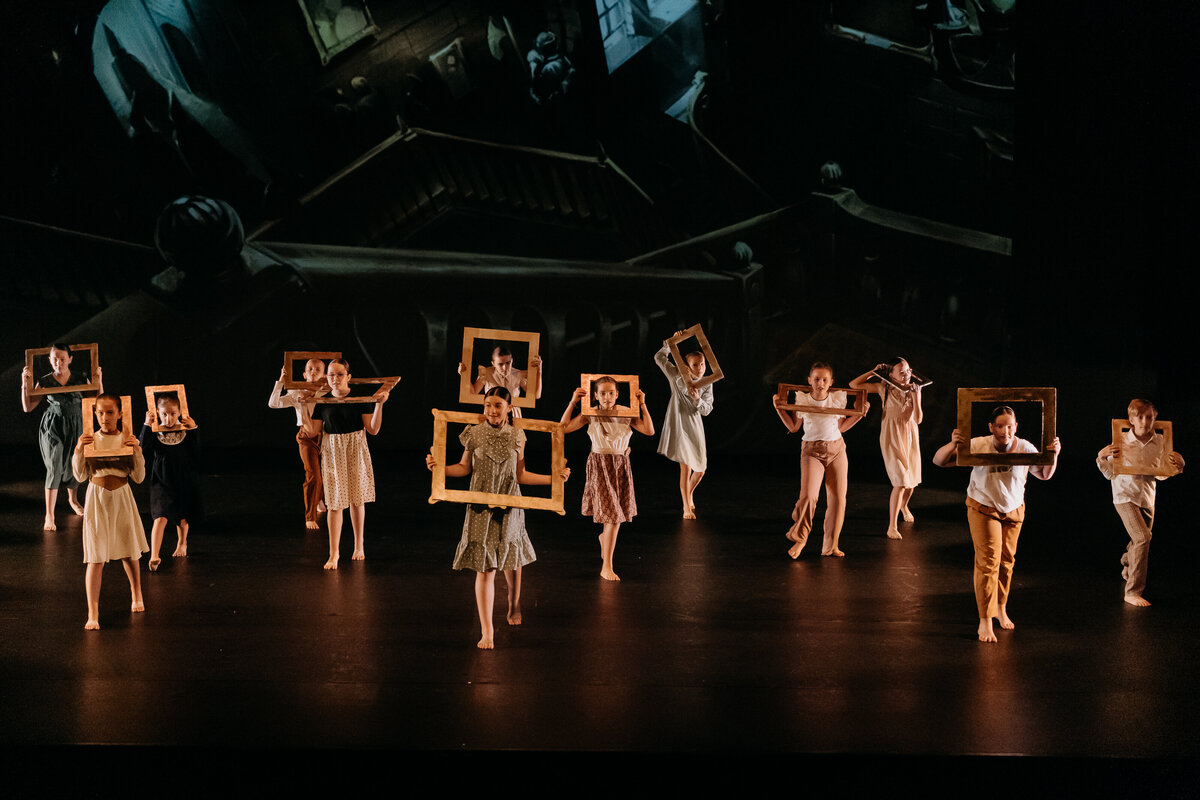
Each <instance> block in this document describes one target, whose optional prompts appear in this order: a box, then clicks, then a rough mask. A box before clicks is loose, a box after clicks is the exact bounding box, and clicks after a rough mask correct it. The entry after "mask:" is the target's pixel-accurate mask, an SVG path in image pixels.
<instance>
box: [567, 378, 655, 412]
mask: <svg viewBox="0 0 1200 800" xmlns="http://www.w3.org/2000/svg"><path fill="white" fill-rule="evenodd" d="M600 378H612V379H613V380H614V381H616V382H617V384H622V383H627V384H629V410H628V411H618V412H616V413H615V414H601V413H600V412H599V411H598V410H596V409H595V408H592V382H593V381H597V380H599V379H600ZM579 388H581V389H583V390H584V395H583V402H582V403H580V407H579V413H580V414H581V415H583V416H585V417H629V418H631V419H637V418H638V417H640V416H641V415H642V406H641V403H640V402H638V397H637V395H638V390H639V382H638V376H637V375H614V374H612V373H611V372H584V373H580V375H579Z"/></svg>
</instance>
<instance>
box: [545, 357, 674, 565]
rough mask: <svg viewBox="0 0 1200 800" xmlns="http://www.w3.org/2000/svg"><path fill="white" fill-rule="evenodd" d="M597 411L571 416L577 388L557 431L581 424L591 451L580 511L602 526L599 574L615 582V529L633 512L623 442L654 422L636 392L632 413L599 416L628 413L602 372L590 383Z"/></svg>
mask: <svg viewBox="0 0 1200 800" xmlns="http://www.w3.org/2000/svg"><path fill="white" fill-rule="evenodd" d="M592 391H593V393H594V395H595V396H594V398H593V400H594V402H595V407H596V410H597V412H598V413H599V414H600V415H601V416H596V417H591V418H590V419H588V418H587V417H584V416H583V415H582V414H580V415H579V416H577V417H572V416H571V415H572V414H573V413H574V411H575V406H577V405H579V402H580V401H581V400H582V399H583V397H584V395H585V394H586V391H585V390H584V388H583V387H582V386H581V387H579V388H578V389H576V390H575V394H574V395H572V396H571V402H570V403H569V404H568V405H567V409H566V411H564V412H563V415H562V420H561V422H562V424H563V426H564V427H563V433H570V432H571V431H577V430H579V429H580V428H582V427H583V424H584V422H587V426H588V436H589V437H590V438H591V440H592V452H591V453H590V454H589V455H588V462H587V482H586V484H585V485H584V487H583V514H584V516H591V518H592V520H593V521H595V522H599V523H600V524H602V525H603V526H604V527H603V529H602V530H601V531H600V577H601V578H604V580H606V581H619V580H621V579H620V578H619V577H617V573H616V572H615V571H614V570H613V554H614V553H615V552H616V550H617V533H618V532H619V531H620V529H621V523H622V522H630V521H631V520H632V519H633V517H634V515H635V514H637V498H636V497H635V496H634V493H633V468H632V466H631V465H630V461H629V440H630V439H631V438H632V437H633V431H637V432H638V433H643V434H645V435H646V436H653V435H654V420H652V419H651V418H650V412H649V411H648V410H647V409H646V393H645V392H643V391H640V390H639V391H638V393H637V398H638V404H639V408H638V412H639V413H638V416H637V417H636V418H633V417H617V416H604V415H605V414H615V413H616V412H618V411H629V408H628V407H626V406H622V405H618V404H617V382H616V381H615V380H613V379H612V378H610V377H608V376H605V377H603V378H598V379H596V380H594V381H592Z"/></svg>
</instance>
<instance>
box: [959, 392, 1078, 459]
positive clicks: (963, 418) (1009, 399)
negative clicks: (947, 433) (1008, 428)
mask: <svg viewBox="0 0 1200 800" xmlns="http://www.w3.org/2000/svg"><path fill="white" fill-rule="evenodd" d="M973 403H992V404H995V405H1008V404H1009V403H1041V404H1042V441H1041V446H1040V447H1038V451H1037V452H1036V453H972V452H971V445H970V440H971V405H972V404H973ZM1057 416H1058V406H1057V391H1056V390H1055V389H1054V388H1053V387H1029V386H1026V387H1016V388H1012V387H987V388H977V389H967V388H959V390H958V430H959V432H960V433H962V435H963V436H964V437H966V439H967V442H966V443H964V444H960V445H959V446H958V448H957V452H956V455H955V459H956V460H955V463H956V464H957V465H958V466H960V467H995V466H1007V467H1018V466H1044V465H1047V464H1053V463H1054V454H1053V453H1051V452H1048V451H1047V450H1046V447H1047V446H1049V444H1050V443H1051V442H1053V441H1054V437H1055V436H1057V435H1058V434H1057ZM1019 422H1020V420H1018V423H1019ZM1018 430H1019V428H1018Z"/></svg>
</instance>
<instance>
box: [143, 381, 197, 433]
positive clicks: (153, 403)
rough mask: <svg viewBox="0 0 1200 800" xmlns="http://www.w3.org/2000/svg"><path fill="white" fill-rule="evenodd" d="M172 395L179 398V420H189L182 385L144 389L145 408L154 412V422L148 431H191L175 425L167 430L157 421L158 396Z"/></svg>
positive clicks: (171, 384)
mask: <svg viewBox="0 0 1200 800" xmlns="http://www.w3.org/2000/svg"><path fill="white" fill-rule="evenodd" d="M160 394H174V395H175V396H176V397H178V398H179V420H180V422H182V421H183V420H185V419H191V415H190V414H188V402H187V390H186V389H184V388H183V384H182V383H163V384H159V385H157V386H147V387H146V408H147V409H148V410H150V411H153V412H154V422H153V424H151V425H150V430H152V431H154V432H155V433H163V432H165V431H183V430H192V429H191V428H184V427H183V425H179V424H177V425H176V426H175V427H174V428H168V427H166V426H164V425H162V424H161V423H160V422H159V421H158V395H160Z"/></svg>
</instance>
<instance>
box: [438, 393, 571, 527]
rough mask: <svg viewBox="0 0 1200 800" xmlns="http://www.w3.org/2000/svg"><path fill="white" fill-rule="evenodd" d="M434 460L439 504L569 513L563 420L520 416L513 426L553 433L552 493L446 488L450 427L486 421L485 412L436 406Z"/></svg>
mask: <svg viewBox="0 0 1200 800" xmlns="http://www.w3.org/2000/svg"><path fill="white" fill-rule="evenodd" d="M432 411H433V459H434V461H436V462H437V466H435V467H434V468H433V482H432V486H431V488H430V492H429V502H430V503H437V502H439V501H442V500H446V501H448V502H451V503H475V504H477V505H486V506H488V507H490V508H528V509H532V510H537V511H554V512H556V513H558V514H559V515H565V514H566V510H565V509H564V508H563V496H564V494H565V488H566V481H564V480H563V478H562V471H563V468H564V467H566V465H567V459H566V456H565V455H564V447H563V426H562V423H561V422H550V421H548V420H541V419H527V418H525V417H516V418H514V419H513V420H512V426H513V427H514V428H516V429H517V430H524V431H541V432H543V433H549V434H550V437H551V445H550V460H551V465H550V496H549V497H526V496H525V495H516V494H495V493H492V492H472V491H468V490H465V489H447V488H446V463H447V461H446V440H447V437H448V433H447V429H448V426H449V424H450V423H451V422H461V423H465V424H467V425H478V424H480V423H483V422H484V419H483V414H480V413H478V412H474V411H442V410H440V409H436V408H435V409H433V410H432Z"/></svg>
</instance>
